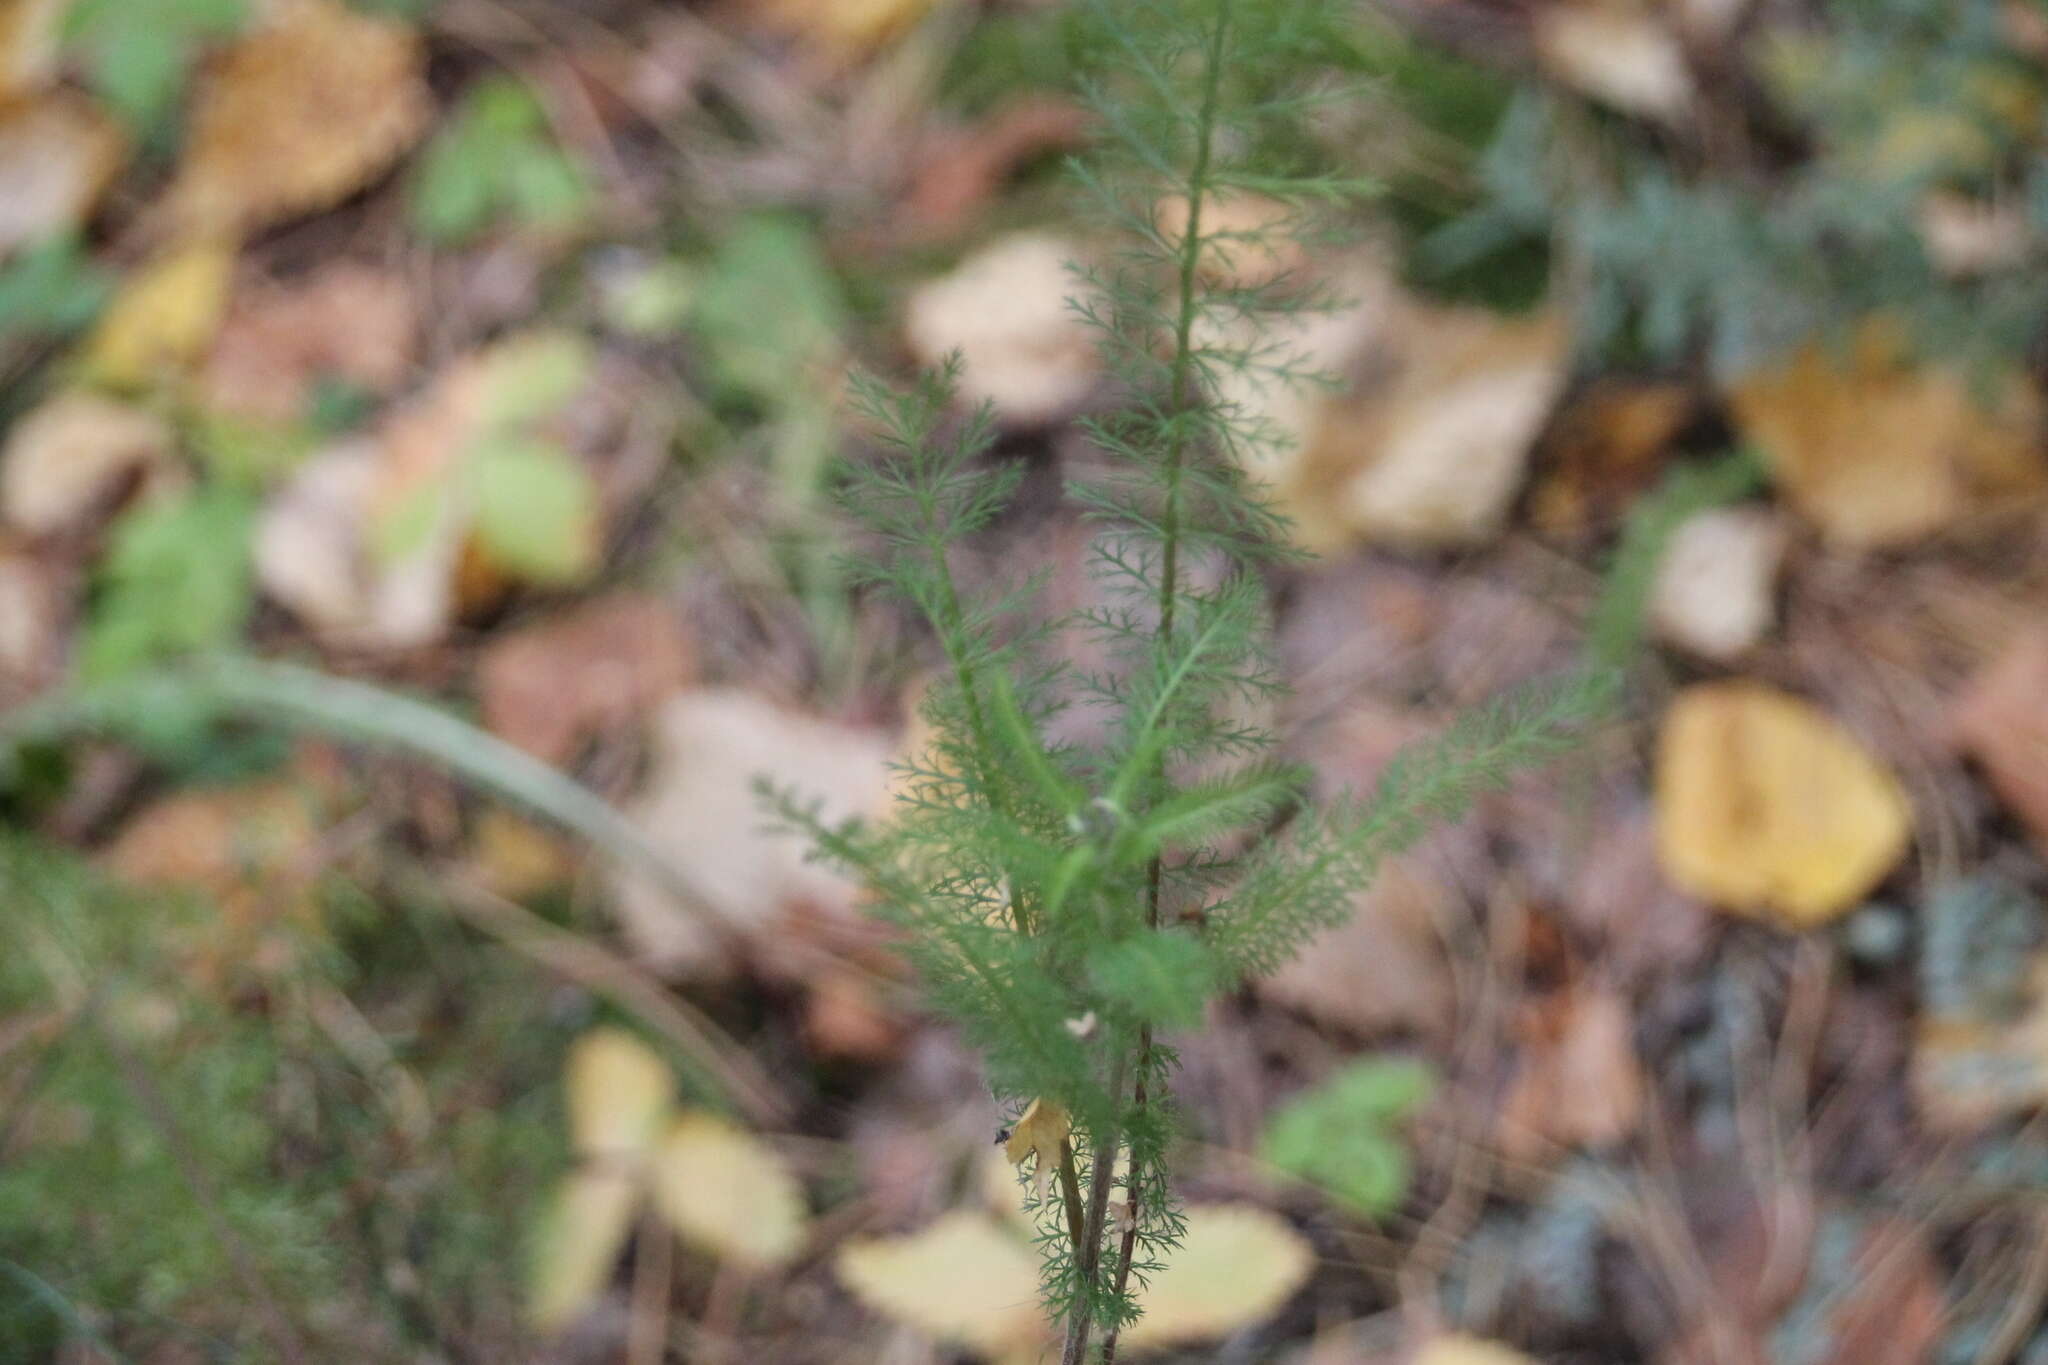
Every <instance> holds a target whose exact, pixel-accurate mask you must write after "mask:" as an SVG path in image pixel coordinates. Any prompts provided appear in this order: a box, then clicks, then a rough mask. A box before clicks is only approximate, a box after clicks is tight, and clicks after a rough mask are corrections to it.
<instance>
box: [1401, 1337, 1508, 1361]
mask: <svg viewBox="0 0 2048 1365" xmlns="http://www.w3.org/2000/svg"><path fill="white" fill-rule="evenodd" d="M1413 1365H1536V1362H1535V1360H1534V1359H1532V1358H1531V1357H1529V1356H1525V1355H1523V1354H1522V1353H1521V1352H1520V1351H1517V1350H1515V1349H1514V1348H1513V1347H1510V1346H1505V1345H1502V1344H1501V1343H1500V1342H1498V1341H1487V1340H1485V1339H1484V1338H1481V1337H1473V1336H1466V1335H1465V1334H1463V1333H1461V1332H1450V1333H1445V1334H1444V1335H1442V1336H1437V1337H1432V1338H1430V1339H1429V1340H1428V1341H1427V1342H1425V1343H1424V1344H1423V1347H1422V1349H1421V1350H1420V1351H1418V1352H1416V1354H1415V1359H1414V1363H1413Z"/></svg>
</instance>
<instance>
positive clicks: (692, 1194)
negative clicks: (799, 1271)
mask: <svg viewBox="0 0 2048 1365" xmlns="http://www.w3.org/2000/svg"><path fill="white" fill-rule="evenodd" d="M654 1207H655V1209H656V1210H657V1211H659V1212H660V1214H661V1216H662V1217H663V1219H665V1220H666V1221H667V1222H668V1225H669V1226H670V1227H672V1228H674V1229H675V1231H676V1234H677V1235H678V1236H680V1237H682V1238H683V1239H684V1240H685V1241H688V1242H691V1243H694V1244H695V1245H697V1246H699V1247H701V1248H702V1249H704V1250H705V1251H708V1252H710V1253H712V1254H713V1255H715V1256H717V1257H719V1258H720V1259H721V1260H725V1261H731V1262H733V1263H735V1264H738V1265H741V1266H745V1267H748V1268H750V1269H756V1270H765V1269H769V1268H772V1267H774V1266H778V1265H782V1264H784V1263H786V1262H787V1261H789V1259H790V1258H791V1257H793V1256H795V1255H796V1253H797V1251H798V1250H799V1249H800V1248H801V1247H802V1246H803V1240H804V1232H805V1226H806V1224H807V1223H808V1222H809V1214H808V1213H807V1212H806V1211H805V1208H804V1197H803V1189H802V1187H801V1186H800V1185H798V1183H797V1179H796V1176H795V1175H794V1174H793V1173H792V1172H791V1171H790V1169H789V1167H788V1166H787V1165H786V1164H785V1163H784V1162H783V1160H782V1158H781V1157H779V1156H777V1155H776V1154H775V1152H774V1151H773V1150H772V1149H771V1148H769V1147H768V1145H767V1144H766V1143H764V1142H762V1141H761V1139H760V1138H758V1137H755V1136H754V1135H753V1134H752V1133H749V1132H746V1131H744V1130H742V1129H739V1128H735V1127H733V1126H732V1125H731V1124H729V1123H727V1122H726V1121H725V1120H724V1119H721V1118H719V1117H717V1116H716V1115H713V1114H708V1113H702V1112H696V1113H686V1114H684V1115H683V1116H682V1117H681V1118H679V1119H677V1120H676V1123H675V1126H674V1127H673V1128H671V1129H670V1130H669V1133H668V1136H667V1137H666V1138H665V1139H663V1141H662V1143H661V1145H660V1147H659V1148H657V1149H656V1150H655V1153H654Z"/></svg>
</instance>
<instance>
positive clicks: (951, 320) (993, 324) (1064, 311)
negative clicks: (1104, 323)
mask: <svg viewBox="0 0 2048 1365" xmlns="http://www.w3.org/2000/svg"><path fill="white" fill-rule="evenodd" d="M1080 254H1081V253H1080V252H1079V250H1078V249H1077V248H1076V247H1075V246H1074V245H1073V244H1072V243H1070V242H1067V241H1065V240H1063V239H1061V238H1058V237H1052V236H1048V235H1046V234H1043V233H1035V232H1021V233H1015V234H1013V235H1011V236H1008V237H1004V238H1001V239H999V240H997V241H995V242H992V243H990V244H989V245H988V246H986V247H983V248H982V249H981V250H980V251H978V252H976V253H975V254H974V255H973V256H970V257H969V258H968V259H966V260H965V261H962V262H961V263H960V264H959V265H958V266H956V267H954V269H953V271H952V273H951V274H948V275H945V276H943V277H941V278H939V279H936V280H930V281H927V282H926V283H924V284H923V285H920V286H919V287H918V288H917V290H916V291H915V292H913V293H912V294H911V296H910V299H909V301H908V302H907V303H906V304H905V306H904V320H903V325H904V331H905V332H906V334H907V335H908V337H909V340H910V348H911V350H912V351H913V352H915V353H916V355H917V358H918V359H919V361H921V362H922V363H924V364H926V365H938V364H941V363H943V362H944V361H945V359H946V357H947V356H949V355H951V354H952V353H953V352H955V351H958V352H959V353H960V361H961V369H960V391H961V394H962V396H964V397H965V398H967V399H968V400H969V401H971V402H980V401H983V400H986V401H988V402H990V403H992V404H994V406H995V409H996V412H997V414H998V415H1000V416H1002V417H1004V418H1006V419H1008V420H1010V421H1014V422H1021V423H1027V424H1028V423H1033V422H1043V421H1046V420H1049V419H1051V418H1053V417H1056V416H1058V415H1059V414H1060V413H1062V412H1064V411H1066V410H1068V409H1070V408H1072V407H1074V406H1075V405H1076V404H1078V403H1079V402H1080V401H1081V399H1082V398H1083V397H1084V396H1086V394H1087V393H1088V390H1089V389H1090V388H1091V387H1092V386H1093V385H1094V383H1095V376H1096V373H1097V370H1098V369H1099V362H1098V359H1097V356H1096V351H1095V340H1094V335H1093V333H1091V332H1090V331H1089V329H1088V327H1087V325H1086V324H1084V323H1083V322H1081V320H1080V319H1078V318H1077V317H1075V316H1074V314H1073V311H1072V310H1071V309H1069V308H1068V307H1067V303H1066V301H1067V299H1068V298H1069V297H1070V296H1071V295H1072V294H1073V293H1074V280H1073V277H1072V276H1071V275H1070V274H1069V272H1068V270H1067V262H1069V261H1072V260H1076V259H1078V258H1079V256H1080Z"/></svg>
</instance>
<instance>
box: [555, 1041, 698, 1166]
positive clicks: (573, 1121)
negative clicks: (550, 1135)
mask: <svg viewBox="0 0 2048 1365" xmlns="http://www.w3.org/2000/svg"><path fill="white" fill-rule="evenodd" d="M562 1089H563V1092H564V1096H565V1099H566V1103H567V1106H568V1110H569V1145H570V1147H571V1148H572V1149H573V1150H574V1151H575V1152H576V1154H577V1155H578V1156H581V1157H583V1158H585V1159H586V1160H590V1161H594V1162H597V1163H598V1164H601V1165H615V1164H616V1165H621V1166H630V1165H632V1164H633V1163H636V1162H638V1161H639V1160H640V1159H641V1158H642V1157H644V1156H645V1155H646V1154H647V1152H648V1151H649V1149H651V1148H652V1147H653V1146H654V1142H655V1139H656V1138H657V1137H659V1136H660V1134H661V1130H662V1127H663V1125H665V1124H666V1123H667V1122H668V1117H669V1111H670V1109H671V1108H673V1107H674V1105H675V1098H676V1081H675V1076H674V1074H673V1073H672V1072H670V1070H669V1066H668V1063H667V1062H664V1061H663V1060H662V1059H661V1054H660V1053H658V1052H656V1051H655V1050H654V1049H653V1048H651V1047H649V1046H647V1044H645V1043H643V1042H641V1041H640V1040H639V1039H638V1038H637V1037H635V1036H634V1035H632V1034H631V1033H628V1032H627V1031H626V1030H624V1029H622V1028H596V1029H592V1030H590V1031H589V1032H588V1033H585V1034H584V1035H583V1036H582V1037H580V1038H578V1039H577V1040H576V1042H575V1043H574V1044H573V1045H572V1046H571V1047H570V1049H569V1056H568V1058H567V1060H566V1061H565V1062H564V1063H563V1067H562Z"/></svg>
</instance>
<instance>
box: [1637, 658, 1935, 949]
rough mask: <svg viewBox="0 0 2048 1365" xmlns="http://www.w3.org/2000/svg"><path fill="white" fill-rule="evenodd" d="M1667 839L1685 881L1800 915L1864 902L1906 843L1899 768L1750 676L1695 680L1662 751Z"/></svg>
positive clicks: (1798, 922)
mask: <svg viewBox="0 0 2048 1365" xmlns="http://www.w3.org/2000/svg"><path fill="white" fill-rule="evenodd" d="M1656 787H1657V848H1658V855H1659V858H1660V860H1661V862H1662V863H1663V866H1664V870H1665V872H1666V874H1667V875H1668V876H1670V878H1671V880H1672V881H1673V882H1674V883H1675V884H1677V885H1678V886H1679V887H1681V888H1682V889H1684V890H1686V891H1690V892H1692V893H1693V894H1695V895H1698V896H1701V897H1703V898H1705V899H1707V900H1710V901H1714V902H1716V903H1717V904H1720V905H1722V906H1725V907H1726V908H1728V909H1731V910H1735V911H1739V912H1743V913H1757V912H1771V913H1773V914H1775V915H1777V916H1778V917H1780V918H1782V919H1784V920H1785V921H1787V922H1788V923H1790V924H1791V925H1792V926H1793V927H1795V928H1810V927H1812V926H1814V925H1818V924H1822V923H1825V922H1826V921H1828V920H1830V919H1832V918H1834V917H1835V916H1836V915H1838V914H1840V913H1841V912H1843V911H1844V910H1847V909H1849V908H1850V907H1851V906H1853V905H1854V904H1856V902H1857V901H1858V900H1860V899H1861V898H1862V897H1863V896H1864V895H1865V894H1867V893H1868V892H1869V891H1870V890H1871V889H1872V888H1873V887H1875V886H1876V885H1877V884H1878V882H1880V881H1882V880H1883V879H1884V876H1885V874H1886V873H1887V872H1889V871H1890V870H1891V868H1892V865H1893V864H1894V863H1896V862H1897V861H1898V859H1899V856H1900V854H1902V853H1903V852H1904V851H1905V847H1906V841H1907V838H1908V836H1909V834H1910V812H1909V808H1908V805H1907V802H1906V796H1905V793H1904V792H1903V791H1902V790H1901V789H1900V787H1899V784H1898V782H1897V780H1896V779H1894V778H1893V777H1892V775H1891V774H1890V773H1889V772H1887V771H1886V770H1885V769H1884V768H1882V767H1881V766H1879V764H1878V763H1877V761H1876V760H1874V759H1873V758H1871V757H1870V755H1869V754H1867V753H1866V752H1865V751H1864V750H1863V748H1862V747H1861V746H1860V745H1859V744H1858V743H1857V742H1856V740H1855V739H1854V738H1853V737H1851V736H1850V735H1849V734H1848V733H1847V732H1846V731H1844V730H1843V729H1842V728H1841V727H1840V726H1839V725H1837V724H1836V723H1835V722H1834V721H1833V720H1832V719H1830V718H1829V717H1828V716H1827V715H1825V714H1824V713H1822V712H1821V711H1820V710H1818V709H1817V708H1815V707H1814V706H1812V705H1810V704H1809V703H1807V702H1804V701H1801V700H1800V699H1798V698H1797V697H1792V696H1788V695H1786V694H1785V693H1782V692H1779V691H1776V690H1774V689H1772V688H1770V687H1766V686H1763V685H1762V684H1759V683H1753V682H1725V683H1701V684H1698V685H1696V686H1693V687H1689V688H1687V689H1686V690H1685V691H1683V692H1681V693H1680V694H1679V696H1678V698H1677V699H1676V700H1675V701H1674V702H1673V703H1672V704H1671V708H1670V710H1669V712H1668V713H1667V714H1666V715H1665V718H1664V727H1663V733H1662V735H1661V736H1660V738H1659V743H1658V753H1657V777H1656Z"/></svg>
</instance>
